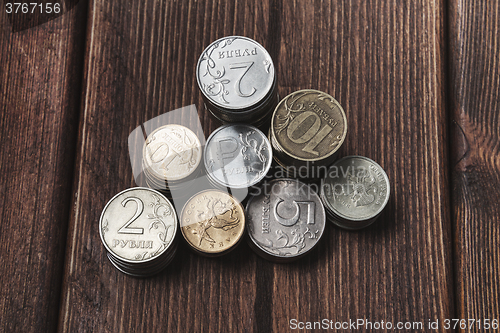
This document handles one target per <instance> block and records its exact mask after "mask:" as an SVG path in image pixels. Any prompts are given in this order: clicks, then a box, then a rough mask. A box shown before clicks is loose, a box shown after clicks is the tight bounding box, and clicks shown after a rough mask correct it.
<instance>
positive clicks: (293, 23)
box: [59, 0, 454, 332]
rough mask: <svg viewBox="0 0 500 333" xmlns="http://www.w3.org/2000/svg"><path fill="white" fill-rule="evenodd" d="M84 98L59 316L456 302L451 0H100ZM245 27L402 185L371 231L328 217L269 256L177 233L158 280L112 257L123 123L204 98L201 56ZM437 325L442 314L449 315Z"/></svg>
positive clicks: (63, 322) (394, 308) (120, 321)
mask: <svg viewBox="0 0 500 333" xmlns="http://www.w3.org/2000/svg"><path fill="white" fill-rule="evenodd" d="M89 17H90V29H89V34H88V40H89V43H88V45H89V50H88V62H87V67H86V69H85V88H84V89H85V100H84V103H83V120H82V124H81V137H80V140H79V150H78V156H77V170H76V187H75V198H76V199H75V202H74V207H75V209H74V211H73V212H72V216H71V221H70V229H69V236H68V248H67V261H66V265H65V279H64V280H65V283H64V286H63V294H62V306H61V316H60V318H61V319H60V326H59V328H60V330H61V331H67V332H79V331H81V332H84V331H85V332H86V331H100V332H103V331H104V332H122V331H159V330H167V331H178V332H185V331H214V332H223V331H224V332H233V331H258V332H262V331H270V330H274V331H284V330H288V329H289V324H290V320H291V319H293V318H296V319H298V320H301V321H315V320H321V319H323V318H329V319H331V320H333V321H349V319H352V320H356V319H358V318H359V319H363V318H368V319H370V320H372V321H378V322H380V321H382V320H383V321H391V322H394V324H396V323H397V322H398V321H402V322H404V321H419V322H423V323H424V324H425V325H427V320H428V319H441V320H442V319H444V318H450V317H452V316H453V313H454V312H453V293H452V281H453V278H452V275H451V274H452V269H451V268H452V267H451V245H450V241H451V233H450V230H451V229H450V220H449V200H448V199H449V198H448V193H449V192H448V188H447V176H448V160H447V146H446V142H447V136H446V120H447V119H446V114H445V110H444V88H443V72H442V70H443V49H441V47H442V46H443V45H444V43H443V8H442V4H441V2H435V1H424V2H423V3H418V4H417V3H414V2H412V1H405V2H403V1H398V2H394V3H390V4H389V3H387V2H385V1H375V2H370V3H367V2H358V1H339V2H322V1H312V0H311V1H288V0H276V1H270V2H267V1H250V0H248V1H238V2H233V1H223V0H221V1H194V0H191V1H166V2H164V1H154V0H146V1H137V0H128V1H123V0H110V1H92V2H91V5H90V12H89ZM233 34H241V35H245V36H249V37H251V38H254V39H256V40H257V41H259V42H261V43H262V44H263V45H264V46H265V47H266V48H267V49H268V50H269V51H270V53H271V55H272V57H273V59H274V60H275V62H276V64H277V69H278V71H277V73H278V80H279V81H278V83H279V92H280V95H281V96H285V95H286V94H287V93H289V92H292V91H294V90H297V89H300V88H316V89H320V90H324V91H326V92H329V93H330V94H332V95H333V96H335V97H336V98H337V99H338V100H339V101H340V103H341V104H342V105H343V106H344V108H345V110H346V112H347V117H348V123H349V131H348V136H347V140H346V143H345V146H344V147H343V148H342V154H344V155H346V154H359V155H365V156H368V157H371V158H373V159H375V160H376V161H378V162H379V163H380V164H381V165H382V166H383V167H384V168H385V169H386V170H387V173H388V176H389V178H390V180H391V182H392V188H391V190H392V200H391V201H390V203H389V207H388V209H387V211H386V212H385V213H384V214H383V216H382V217H381V220H380V221H379V222H378V223H377V225H374V226H372V227H370V228H369V229H367V230H364V231H360V232H345V231H343V230H339V229H337V228H334V227H333V226H331V225H328V229H327V232H326V235H325V239H324V241H323V242H322V244H321V245H320V246H319V248H318V249H317V250H316V251H315V252H314V253H313V254H312V255H311V256H309V257H308V258H305V259H304V260H301V261H299V262H297V263H292V264H289V265H278V264H273V263H270V262H267V261H264V260H262V259H260V258H259V257H257V256H256V255H255V254H253V253H252V252H251V251H250V250H249V248H248V246H247V245H246V244H241V246H240V247H239V248H238V249H237V250H236V251H235V252H233V253H231V254H230V255H228V256H226V257H223V258H219V259H207V258H203V257H200V256H197V255H195V254H193V253H191V252H189V251H188V249H187V248H186V247H185V246H183V247H181V249H180V250H179V253H178V256H177V257H176V259H175V260H174V262H173V263H172V264H171V266H169V268H168V269H167V271H166V272H165V273H164V274H162V275H159V276H156V277H153V278H148V279H134V278H130V277H128V276H125V275H123V274H121V273H119V272H117V271H116V270H115V269H114V268H113V267H112V266H111V265H110V264H109V263H108V262H107V258H106V255H105V250H104V248H103V246H102V245H101V242H100V238H99V232H98V219H99V215H100V213H101V209H102V208H103V207H104V205H105V204H106V202H107V201H108V200H109V199H110V198H111V197H112V196H113V195H114V194H115V193H117V192H119V191H121V190H123V189H125V188H127V187H130V186H134V180H133V177H132V170H131V167H130V163H129V160H128V154H127V137H128V134H129V133H130V132H131V131H132V130H134V129H135V128H136V127H137V126H139V125H140V124H141V123H143V122H144V121H146V120H148V119H151V118H153V117H155V116H157V115H159V114H161V113H163V112H165V111H168V110H173V109H177V108H179V107H182V106H185V105H189V104H192V103H196V105H198V112H199V114H200V117H201V119H202V123H203V126H204V129H205V131H206V135H208V133H209V132H210V131H211V130H213V129H214V128H215V127H216V124H215V123H214V122H212V121H211V120H210V118H209V117H208V115H207V113H206V112H205V111H204V109H203V107H202V105H203V104H202V101H201V96H200V93H199V91H198V88H197V86H196V79H195V72H194V69H195V66H196V61H197V59H198V56H199V55H200V54H201V52H202V50H203V49H204V47H205V46H207V45H208V44H209V43H210V42H211V41H213V40H215V39H217V38H219V37H222V36H226V35H233ZM440 331H442V329H441V330H440Z"/></svg>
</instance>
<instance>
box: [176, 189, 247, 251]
mask: <svg viewBox="0 0 500 333" xmlns="http://www.w3.org/2000/svg"><path fill="white" fill-rule="evenodd" d="M180 224H181V232H182V235H183V236H184V239H185V240H186V241H187V242H188V244H189V245H190V246H191V247H192V248H193V249H194V250H195V251H197V252H199V253H200V254H204V255H207V256H216V255H222V254H225V253H227V252H229V251H230V250H231V249H233V248H234V246H235V245H236V244H238V242H239V241H240V239H241V236H242V235H243V232H244V230H245V212H244V210H243V206H242V205H241V204H240V203H239V202H238V201H237V200H235V199H234V197H233V196H231V195H230V194H229V193H227V192H224V191H220V190H206V191H202V192H199V193H197V194H195V195H194V196H193V197H191V198H190V199H189V200H188V201H187V202H186V204H185V205H184V208H183V209H182V213H181V218H180Z"/></svg>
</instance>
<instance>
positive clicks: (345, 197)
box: [321, 156, 390, 229]
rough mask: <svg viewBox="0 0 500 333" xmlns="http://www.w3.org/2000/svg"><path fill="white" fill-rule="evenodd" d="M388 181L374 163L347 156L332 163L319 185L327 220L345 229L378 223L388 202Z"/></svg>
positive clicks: (360, 157) (365, 159) (362, 158)
mask: <svg viewBox="0 0 500 333" xmlns="http://www.w3.org/2000/svg"><path fill="white" fill-rule="evenodd" d="M389 194H390V186H389V178H388V177H387V174H386V173H385V171H384V169H382V167H381V166H380V165H378V164H377V163H376V162H374V161H372V160H371V159H369V158H367V157H363V156H347V157H344V158H342V159H340V160H338V161H337V162H335V163H334V164H333V165H332V166H331V167H330V168H329V169H328V172H327V175H326V176H325V178H324V179H323V180H322V184H321V200H322V202H323V203H324V205H325V207H326V212H327V216H328V219H329V220H330V221H331V222H332V223H334V224H336V225H337V226H339V227H342V228H345V229H361V228H364V227H366V226H368V225H370V224H372V223H373V222H375V220H376V219H377V217H378V216H379V215H380V214H381V212H382V211H383V209H384V207H385V206H386V205H387V202H388V201H389Z"/></svg>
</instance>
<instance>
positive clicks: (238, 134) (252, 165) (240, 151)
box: [204, 124, 272, 189]
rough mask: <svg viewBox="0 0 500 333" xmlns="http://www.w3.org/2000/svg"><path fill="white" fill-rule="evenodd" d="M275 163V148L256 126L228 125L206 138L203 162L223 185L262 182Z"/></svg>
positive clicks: (237, 186) (246, 186)
mask: <svg viewBox="0 0 500 333" xmlns="http://www.w3.org/2000/svg"><path fill="white" fill-rule="evenodd" d="M271 163H272V147H271V144H270V143H269V140H268V139H267V137H266V136H265V135H264V133H262V132H261V131H260V130H259V129H257V128H256V127H254V126H250V125H245V124H232V125H225V126H221V127H219V128H217V129H216V130H215V131H214V132H213V133H212V134H211V135H210V137H209V138H208V139H207V143H206V145H205V151H204V165H205V169H206V171H207V177H208V178H209V179H210V180H211V181H213V183H215V185H216V186H219V187H222V188H224V189H225V188H227V187H229V188H235V189H242V188H248V187H250V186H253V185H255V184H257V183H259V182H260V181H261V180H262V179H263V178H264V177H265V176H266V174H267V172H268V171H269V168H270V167H271Z"/></svg>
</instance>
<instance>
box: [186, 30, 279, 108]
mask: <svg viewBox="0 0 500 333" xmlns="http://www.w3.org/2000/svg"><path fill="white" fill-rule="evenodd" d="M196 77H197V80H198V85H199V88H200V90H201V92H202V93H203V95H204V97H205V98H206V99H207V100H208V101H209V103H211V104H214V105H215V106H216V107H219V108H223V109H244V108H249V107H252V106H253V105H256V104H259V103H260V102H261V101H262V100H263V99H265V97H266V96H267V95H268V93H269V92H270V91H271V90H272V88H273V84H274V77H275V74H274V65H273V61H272V60H271V56H270V55H269V53H268V52H267V51H266V49H264V47H262V45H260V44H259V43H257V42H256V41H254V40H252V39H250V38H247V37H241V36H230V37H224V38H221V39H218V40H216V41H215V42H213V43H212V44H210V45H209V46H208V47H207V48H206V49H205V51H203V53H202V54H201V56H200V59H199V60H198V64H197V67H196Z"/></svg>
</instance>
